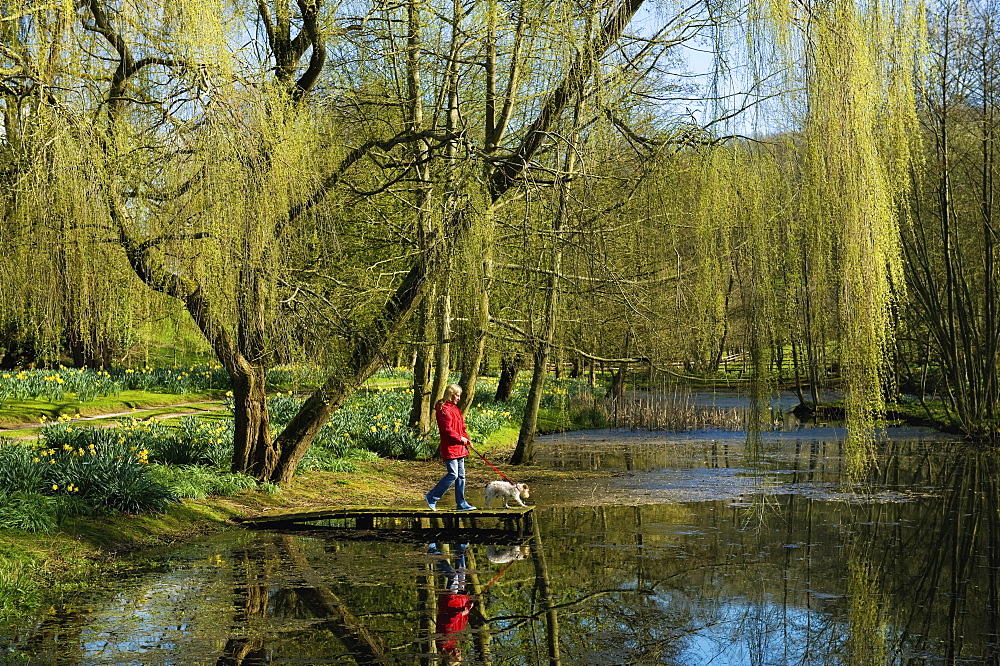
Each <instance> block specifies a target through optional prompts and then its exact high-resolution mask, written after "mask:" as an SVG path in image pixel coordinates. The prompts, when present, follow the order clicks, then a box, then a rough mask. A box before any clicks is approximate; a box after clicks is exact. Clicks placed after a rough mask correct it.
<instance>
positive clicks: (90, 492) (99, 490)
mask: <svg viewBox="0 0 1000 666" xmlns="http://www.w3.org/2000/svg"><path fill="white" fill-rule="evenodd" d="M118 430H119V428H107V429H89V428H83V429H81V428H76V429H74V428H73V427H72V426H68V425H62V424H49V425H47V426H45V427H43V428H42V436H43V439H42V440H39V441H37V442H34V443H32V444H31V445H30V446H24V445H20V444H10V443H8V444H5V445H2V446H0V479H3V480H4V481H3V483H4V487H3V488H0V491H2V492H6V493H10V492H12V491H23V492H29V493H37V494H41V495H45V496H47V497H56V498H66V497H72V498H74V500H73V502H70V503H66V504H65V505H64V506H63V507H62V508H61V509H60V510H61V511H63V512H74V513H78V512H80V511H81V510H82V509H81V505H83V506H86V507H90V508H91V509H92V510H95V511H124V512H127V513H149V512H152V513H160V512H163V511H165V510H166V508H167V506H168V505H169V504H170V503H171V502H174V501H176V500H177V498H176V497H175V496H174V495H173V494H172V493H171V492H170V491H169V490H168V489H167V488H165V487H163V486H162V485H159V484H157V483H155V482H154V481H153V480H152V479H151V478H150V476H149V472H148V466H147V462H148V457H147V456H148V450H147V449H140V448H138V447H137V446H135V445H129V444H128V443H126V441H125V439H124V438H122V437H121V436H120V433H119V432H118ZM25 456H27V459H26V457H25ZM17 475H20V479H19V480H16V481H15V477H16V476H17ZM74 507H75V508H74Z"/></svg>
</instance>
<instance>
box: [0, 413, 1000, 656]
mask: <svg viewBox="0 0 1000 666" xmlns="http://www.w3.org/2000/svg"><path fill="white" fill-rule="evenodd" d="M890 430H891V434H890V437H889V439H888V440H887V441H886V442H885V444H884V446H883V447H882V448H883V451H882V454H881V456H880V459H879V465H878V468H877V469H875V470H873V471H872V473H871V475H870V477H869V479H868V480H867V481H866V482H865V483H863V484H861V485H859V486H856V487H854V488H851V489H848V488H846V487H845V486H844V485H843V480H844V462H843V456H842V449H841V443H840V442H841V441H842V440H843V432H842V431H839V430H836V429H826V428H813V429H810V430H803V431H799V432H783V433H773V434H769V435H767V436H765V438H764V441H763V442H762V443H761V444H760V445H759V446H755V447H752V450H748V447H747V446H746V445H745V444H744V441H743V438H742V436H741V435H739V434H734V433H726V432H700V433H694V434H685V435H676V434H671V435H666V434H649V433H628V432H610V431H600V432H588V433H571V434H567V435H559V436H553V437H548V438H544V439H542V440H540V442H539V444H540V447H539V449H540V455H541V458H540V460H539V464H540V465H545V466H553V467H559V468H566V469H613V470H617V471H618V472H619V474H617V475H615V476H612V477H610V478H601V479H600V480H597V481H595V480H593V479H591V480H587V481H581V482H561V483H558V484H554V483H548V484H544V486H542V485H539V486H538V487H535V488H533V489H532V498H531V500H532V501H534V502H535V503H536V505H537V508H536V518H535V527H536V528H537V529H536V530H535V531H534V534H531V535H528V536H526V537H524V538H523V539H522V540H520V541H519V540H517V539H516V538H512V539H504V540H503V542H502V543H497V542H496V541H499V540H494V542H493V543H489V542H483V541H482V539H479V538H474V537H475V536H476V535H471V536H467V537H464V538H457V539H450V540H437V541H434V542H431V541H430V540H429V539H424V540H420V537H419V535H418V534H416V533H411V534H409V535H407V536H405V537H403V538H397V539H396V540H394V541H386V540H364V539H357V538H351V535H349V534H346V533H345V532H337V531H332V530H328V531H323V530H311V531H307V532H289V533H275V532H265V531H259V532H252V531H247V532H235V533H227V534H221V535H216V536H213V537H211V538H207V539H203V540H200V541H197V542H195V543H191V544H186V545H184V546H182V547H179V548H176V549H172V550H168V551H162V552H158V553H153V554H150V555H149V557H150V558H151V562H152V563H153V564H152V565H151V566H150V567H149V568H147V569H146V570H145V571H144V572H143V573H141V574H136V575H135V576H134V577H131V578H129V579H126V580H121V581H117V582H116V584H115V585H114V586H113V589H111V590H110V591H105V592H104V593H101V594H98V595H95V596H94V597H92V598H87V599H80V600H79V602H78V603H74V604H73V605H71V606H64V607H61V608H55V609H51V611H50V612H49V613H48V614H46V615H45V616H43V617H40V618H37V620H36V621H35V622H34V623H32V624H31V625H30V626H29V627H28V628H27V629H23V630H19V631H18V632H17V633H16V634H13V635H8V636H6V640H7V641H8V645H10V647H9V648H8V650H7V652H6V653H4V652H2V651H0V662H3V660H4V655H5V654H6V656H7V658H8V659H9V660H10V661H13V662H16V663H38V664H233V665H235V664H242V665H247V666H249V665H253V664H447V663H460V662H459V659H461V660H463V661H462V662H461V663H469V664H494V665H497V666H500V665H507V664H511V665H513V664H518V665H521V664H524V665H534V664H552V665H555V664H564V665H576V664H595V665H605V664H606V665H618V664H679V665H688V664H690V665H701V664H712V665H730V664H732V665H736V664H739V665H744V664H761V665H763V664H896V663H898V664H904V663H905V664H996V663H998V661H1000V646H998V635H1000V611H998V599H1000V510H998V502H1000V488H998V484H1000V465H998V458H997V456H996V455H995V454H992V453H985V452H977V451H972V450H969V449H967V448H963V447H961V446H960V445H959V444H957V443H955V442H950V441H948V440H947V439H945V438H943V437H942V436H940V435H939V434H936V433H930V432H929V431H920V430H915V429H907V430H902V429H890ZM367 538H368V539H370V536H368V537H367ZM0 631H2V630H0ZM8 633H9V630H8ZM0 636H2V634H0ZM459 655H461V656H459Z"/></svg>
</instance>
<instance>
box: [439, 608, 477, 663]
mask: <svg viewBox="0 0 1000 666" xmlns="http://www.w3.org/2000/svg"><path fill="white" fill-rule="evenodd" d="M475 603H476V602H475V601H473V600H472V598H471V597H469V595H467V594H442V595H439V596H438V613H437V624H436V626H435V631H436V632H437V633H438V634H440V635H441V637H440V638H438V648H439V649H440V650H441V651H442V652H446V653H448V654H455V653H456V652H457V649H458V640H457V639H456V638H455V634H457V633H458V632H460V631H462V630H463V629H465V626H466V625H467V624H469V613H470V612H472V606H473V605H474V604H475Z"/></svg>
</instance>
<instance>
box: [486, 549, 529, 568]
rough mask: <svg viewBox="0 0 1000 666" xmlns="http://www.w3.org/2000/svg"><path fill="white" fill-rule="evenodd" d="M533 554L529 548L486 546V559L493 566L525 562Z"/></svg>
mask: <svg viewBox="0 0 1000 666" xmlns="http://www.w3.org/2000/svg"><path fill="white" fill-rule="evenodd" d="M530 554H531V549H530V548H529V547H528V546H486V559H488V560H489V561H490V562H492V563H493V564H507V563H508V562H513V561H515V560H523V559H524V558H526V557H527V556H528V555H530Z"/></svg>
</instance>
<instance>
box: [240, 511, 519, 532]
mask: <svg viewBox="0 0 1000 666" xmlns="http://www.w3.org/2000/svg"><path fill="white" fill-rule="evenodd" d="M532 510H533V507H530V506H528V507H516V508H511V509H475V510H473V511H431V510H430V509H417V508H406V507H404V508H390V507H344V508H337V509H318V510H316V511H298V512H287V513H277V514H269V515H265V516H252V517H245V518H237V519H236V521H237V522H239V523H242V524H243V525H258V526H265V525H278V524H288V523H303V522H314V521H319V520H351V521H355V522H356V523H357V525H358V527H359V528H361V526H362V525H366V526H370V525H372V524H373V523H374V520H375V519H376V518H402V519H406V521H405V522H407V523H408V524H412V525H416V524H418V523H419V524H420V525H424V524H425V523H426V524H428V526H430V525H432V524H434V523H437V522H441V523H444V524H445V525H457V524H460V522H461V521H462V518H463V517H468V518H469V519H470V522H473V521H472V519H474V518H498V519H504V520H507V521H510V520H512V519H513V520H516V521H517V522H521V521H522V519H524V518H527V517H529V515H530V514H531V512H532ZM433 518H439V519H440V521H435V520H432V519H433Z"/></svg>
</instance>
